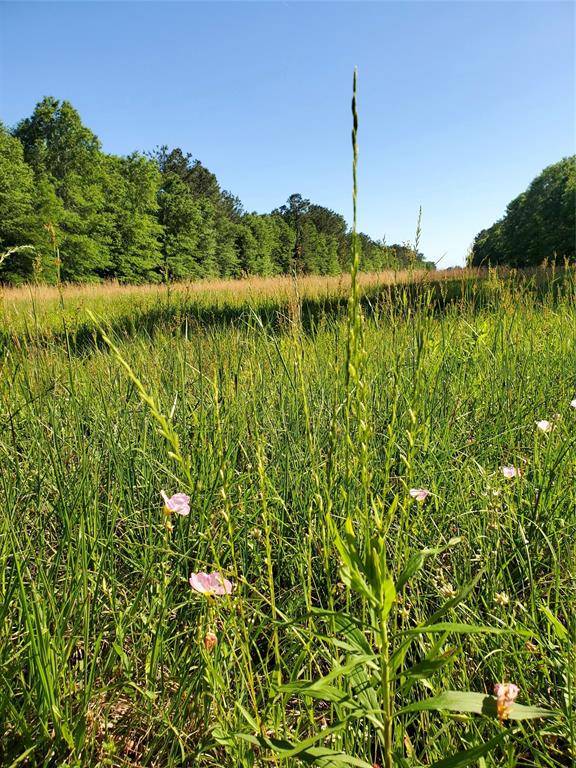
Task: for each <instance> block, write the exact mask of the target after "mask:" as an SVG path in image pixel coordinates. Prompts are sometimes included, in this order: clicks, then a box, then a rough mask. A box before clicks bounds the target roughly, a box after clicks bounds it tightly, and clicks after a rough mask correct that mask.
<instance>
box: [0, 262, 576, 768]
mask: <svg viewBox="0 0 576 768" xmlns="http://www.w3.org/2000/svg"><path fill="white" fill-rule="evenodd" d="M361 282H362V281H361ZM363 285H364V287H363V290H362V300H361V302H360V304H361V306H362V309H363V314H364V320H363V321H361V319H360V313H359V308H355V307H354V303H352V310H351V312H350V315H349V316H347V299H346V297H347V293H348V283H347V282H346V281H339V280H338V279H335V280H332V281H330V280H326V279H312V280H310V281H308V282H306V281H301V282H298V283H294V282H292V281H290V280H280V279H278V280H276V279H275V280H269V281H248V282H246V283H226V284H222V285H215V284H209V285H202V286H200V287H198V286H183V287H179V288H177V289H174V290H172V291H170V292H169V293H167V289H166V288H165V287H164V288H162V287H154V288H123V287H120V286H104V287H95V286H90V287H82V288H72V287H70V288H65V289H63V291H62V293H61V294H60V293H59V292H58V290H57V289H44V288H36V289H27V288H21V289H13V290H6V291H5V292H4V295H3V315H2V320H1V327H0V332H1V342H2V346H1V353H0V354H1V357H0V362H1V365H2V379H1V382H0V420H1V429H0V489H1V494H2V506H1V512H0V578H1V590H0V733H1V734H2V738H1V739H0V764H2V765H5V766H13V765H14V766H15V765H21V766H144V765H146V766H181V765H185V766H199V767H201V768H205V767H208V766H213V767H214V768H215V767H216V766H225V767H226V768H233V767H234V766H247V767H248V766H258V767H260V766H265V765H280V764H281V765H283V766H299V765H304V764H313V765H319V766H324V767H325V768H328V767H330V768H336V767H337V766H345V765H346V766H348V765H355V766H365V768H370V766H372V765H373V764H375V765H379V766H380V765H381V766H386V767H387V768H389V766H391V765H396V766H401V767H402V768H412V767H415V766H432V765H434V766H437V768H458V766H464V765H474V766H478V768H496V767H497V766H498V767H500V766H507V767H508V768H512V767H513V766H519V767H520V766H521V767H522V768H528V767H529V766H572V765H574V763H575V761H576V714H575V701H576V679H575V678H576V673H575V669H576V654H575V651H574V648H575V642H576V581H575V580H576V545H575V541H576V408H575V407H573V406H574V403H572V401H573V399H574V398H576V287H575V286H576V276H575V274H574V271H573V270H572V271H571V270H563V271H562V272H561V273H557V274H556V273H554V274H553V273H550V272H542V273H538V274H537V275H530V276H522V275H516V274H513V273H512V274H507V275H498V274H496V273H462V274H461V275H458V276H457V277H455V276H454V274H453V273H446V274H444V275H439V276H436V277H433V276H430V275H421V276H419V277H417V276H410V275H407V276H406V275H405V276H402V279H401V276H394V275H391V276H370V277H367V278H365V279H364V281H363ZM86 309H92V311H93V313H94V316H93V317H90V316H88V315H87V314H86ZM357 310H358V311H357ZM105 337H106V338H108V340H109V341H110V342H112V344H113V348H111V347H110V345H109V343H108V342H107V341H106V338H105ZM571 403H572V404H571ZM542 420H546V421H547V422H548V424H540V426H537V422H539V421H542ZM503 467H504V468H506V470H505V472H503V471H502V468H503ZM511 468H514V471H512V469H511ZM511 474H513V475H515V476H512V477H510V476H505V475H511ZM418 489H423V490H426V491H428V493H427V494H426V493H423V494H417V493H416V492H415V491H416V490H418ZM162 490H164V491H166V493H167V495H168V496H172V494H176V493H178V492H182V493H185V494H187V495H189V497H190V513H189V514H188V515H179V514H177V513H174V514H172V515H170V516H168V515H167V514H165V511H164V501H163V499H162V496H161V491H162ZM411 490H413V493H412V494H411V493H410V491H411ZM418 495H419V496H420V497H424V498H423V500H421V501H419V500H418V498H415V497H416V496H418ZM347 519H348V520H349V521H350V522H349V523H348V524H346V520H347ZM419 552H423V554H422V555H418V554H416V555H415V554H414V553H419ZM200 571H207V572H211V571H218V572H219V573H221V574H222V575H223V576H225V577H226V578H227V579H228V580H230V582H231V583H232V584H233V591H232V593H231V594H230V595H222V596H218V595H215V596H211V597H206V596H205V595H202V594H200V593H199V592H197V591H195V590H194V589H193V588H192V586H191V585H190V583H189V577H190V575H191V573H194V572H200ZM499 682H500V683H505V682H510V683H514V684H516V685H518V686H519V689H520V691H519V694H518V698H517V703H516V704H514V705H512V706H511V707H510V708H509V709H508V710H507V711H506V712H504V715H506V714H508V715H509V717H505V716H504V717H503V718H501V719H499V718H498V717H497V716H496V715H497V706H498V702H497V700H496V699H495V698H494V697H493V696H492V695H491V694H492V692H493V686H494V684H496V683H499ZM447 691H450V692H454V693H450V694H445V692H447ZM466 691H473V692H476V693H477V694H478V695H477V696H474V695H472V694H465V693H464V694H462V693H455V692H466ZM441 694H445V695H444V696H443V697H441ZM439 697H440V698H439ZM500 705H501V702H500ZM522 707H539V708H541V709H544V710H546V712H540V711H538V710H531V709H525V710H524V709H522ZM523 715H525V716H526V717H527V718H530V717H531V716H532V715H539V716H538V717H535V719H520V718H522V717H523ZM454 755H458V756H457V757H452V756H454Z"/></svg>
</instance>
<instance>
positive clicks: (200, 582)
mask: <svg viewBox="0 0 576 768" xmlns="http://www.w3.org/2000/svg"><path fill="white" fill-rule="evenodd" d="M190 586H191V587H192V589H193V590H194V591H195V592H199V593H200V594H201V595H229V594H231V592H232V590H233V589H234V585H233V584H232V582H231V581H228V579H225V578H224V576H222V574H221V573H220V572H219V571H212V573H204V572H203V571H200V572H199V573H192V574H191V575H190Z"/></svg>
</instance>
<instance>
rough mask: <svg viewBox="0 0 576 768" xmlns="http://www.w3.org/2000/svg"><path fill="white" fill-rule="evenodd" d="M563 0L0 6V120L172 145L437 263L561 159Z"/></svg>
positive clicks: (569, 138) (227, 179) (455, 257)
mask: <svg viewBox="0 0 576 768" xmlns="http://www.w3.org/2000/svg"><path fill="white" fill-rule="evenodd" d="M574 24H575V6H574V4H573V3H571V2H553V1H552V0H546V2H487V1H484V2H466V1H465V0H462V1H461V2H432V1H429V2H407V1H404V2H380V3H378V2H371V3H363V2H350V3H345V2H319V3H307V2H267V3H260V2H246V3H245V2H232V3H225V2H211V3H194V2H178V3H172V2H125V3H122V2H63V3H51V2H40V3H31V2H12V3H11V2H0V66H1V73H0V86H1V90H0V106H1V111H0V117H1V118H2V120H3V121H4V122H5V123H7V124H8V125H13V124H15V123H16V122H17V121H18V120H19V119H20V118H22V117H25V116H27V115H29V114H30V113H31V111H32V110H33V108H34V104H35V103H36V102H37V101H38V100H39V99H40V98H41V97H42V96H45V95H53V96H55V97H57V98H59V99H68V100H70V101H71V102H72V104H73V105H74V106H75V107H76V108H77V109H78V110H79V112H80V114H81V116H82V119H83V121H84V123H85V124H86V125H88V126H89V127H90V128H91V129H92V130H93V131H94V132H95V133H96V134H97V135H98V136H99V137H100V139H101V141H102V145H103V148H104V150H105V151H108V152H115V153H121V154H123V153H129V152H131V151H133V150H135V149H138V150H147V149H151V148H153V147H154V146H155V145H157V144H168V145H169V146H180V147H182V149H184V150H185V151H189V152H191V153H192V154H193V155H194V156H195V157H198V158H199V159H200V160H201V161H202V162H203V163H204V164H205V165H207V166H208V167H209V168H210V169H211V170H213V171H214V172H215V173H216V174H217V176H218V179H219V180H220V182H221V184H222V186H223V187H225V188H227V189H230V190H231V191H232V192H234V193H235V194H237V195H238V196H239V197H240V198H241V200H242V201H243V203H244V205H245V207H246V208H247V209H248V210H256V211H258V212H265V211H269V210H271V209H272V208H274V207H276V206H278V205H280V204H281V203H283V202H284V201H285V199H286V198H287V197H288V195H289V194H291V193H293V192H300V193H301V194H302V195H304V196H305V197H308V198H310V199H312V200H313V201H314V202H317V203H320V204H322V205H326V206H328V207H329V208H333V209H334V210H336V211H339V212H341V213H343V214H344V215H345V216H346V218H347V219H348V220H350V215H351V202H350V197H351V193H350V187H351V169H350V165H351V151H350V111H349V109H350V107H349V102H350V94H351V81H352V71H353V68H354V66H355V65H357V66H358V69H359V78H360V79H359V89H360V93H359V105H360V134H359V137H360V176H359V180H360V197H359V206H360V208H359V223H360V227H361V229H363V230H364V231H366V232H368V233H369V234H370V235H372V236H373V237H378V238H380V237H382V236H383V235H385V236H386V240H387V241H388V242H403V241H406V240H411V239H413V237H414V231H415V227H416V219H417V213H418V206H419V205H422V208H423V220H422V226H423V235H422V239H421V248H422V250H423V251H424V252H425V255H426V257H427V258H430V259H433V260H435V261H436V260H438V259H440V258H441V257H442V256H443V254H446V256H445V257H444V258H443V260H442V261H441V263H440V266H448V265H452V264H462V263H463V261H464V258H465V255H466V252H467V249H468V246H469V245H470V243H471V241H472V240H473V238H474V235H475V234H476V233H477V232H478V231H479V230H480V229H482V228H483V227H485V226H488V225H490V224H492V223H493V222H494V220H495V219H497V218H498V217H500V216H501V215H502V214H503V212H504V209H505V206H506V204H507V203H508V202H509V201H510V200H511V199H512V198H513V197H515V196H516V195H517V194H518V193H520V192H521V191H523V190H524V189H525V188H526V186H527V185H528V184H529V182H530V181H531V180H532V178H533V177H534V176H535V175H536V174H537V173H539V171H540V170H542V168H544V167H545V166H546V165H549V164H550V163H553V162H556V161H557V160H559V159H560V158H561V157H563V156H566V155H568V154H573V153H574V139H575V63H574V45H575V43H574V39H575V27H574Z"/></svg>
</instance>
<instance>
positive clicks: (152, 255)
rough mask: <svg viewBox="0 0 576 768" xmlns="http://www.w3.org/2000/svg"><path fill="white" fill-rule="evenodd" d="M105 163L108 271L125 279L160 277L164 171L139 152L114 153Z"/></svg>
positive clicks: (136, 279)
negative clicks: (160, 204)
mask: <svg viewBox="0 0 576 768" xmlns="http://www.w3.org/2000/svg"><path fill="white" fill-rule="evenodd" d="M105 166H106V176H105V186H106V193H107V194H106V214H107V217H108V229H109V231H110V232H111V239H110V241H109V244H108V250H109V253H110V259H111V264H110V266H109V267H108V268H107V270H106V271H105V273H104V274H105V276H106V277H115V278H117V279H119V280H121V281H125V282H145V281H156V280H159V279H160V273H159V269H158V267H159V265H160V264H161V263H162V249H161V238H162V234H163V229H162V226H161V225H160V223H159V221H158V218H157V213H158V201H157V194H158V189H159V187H160V180H161V177H160V172H159V171H158V168H157V167H156V165H155V164H154V163H153V162H152V161H150V160H149V159H147V158H145V157H143V156H142V155H139V154H138V153H134V154H132V155H129V156H128V157H115V156H113V155H110V156H108V157H107V158H106V163H105Z"/></svg>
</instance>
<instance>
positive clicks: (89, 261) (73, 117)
mask: <svg viewBox="0 0 576 768" xmlns="http://www.w3.org/2000/svg"><path fill="white" fill-rule="evenodd" d="M359 240H360V244H361V248H362V264H363V269H365V270H380V269H387V268H401V267H405V266H408V265H417V266H423V265H425V266H428V267H430V266H433V265H429V264H426V263H425V262H424V259H423V256H422V254H421V253H416V252H415V251H414V250H413V249H412V248H411V247H410V246H409V245H386V244H385V243H384V242H383V241H375V240H373V239H371V238H370V237H368V235H365V234H360V235H359ZM350 251H351V233H350V230H349V228H348V226H347V224H346V221H345V220H344V218H343V217H342V216H341V215H340V214H338V213H335V212H334V211H331V210H329V209H328V208H324V207H323V206H321V205H316V204H314V203H311V202H310V201H309V200H306V199H304V198H303V197H302V196H301V195H298V194H294V195H291V196H290V197H289V198H288V201H287V202H286V204H285V205H282V206H281V207H279V208H277V209H275V210H273V211H272V212H271V213H269V214H264V215H262V214H256V213H248V212H245V211H244V209H243V207H242V203H241V202H240V200H239V199H238V198H237V197H235V196H234V195H232V194H231V193H230V192H228V191H226V190H223V189H221V187H220V185H219V183H218V180H217V178H216V176H215V175H214V174H213V173H211V172H210V171H209V170H208V169H207V168H206V167H204V166H203V165H202V163H201V162H200V161H199V160H195V159H193V158H192V156H191V155H190V154H188V153H185V152H183V151H182V150H181V149H178V148H176V149H169V148H168V147H166V146H162V147H159V148H157V149H155V150H154V151H152V152H150V153H147V154H142V153H138V152H134V153H133V154H131V155H129V156H127V157H118V156H115V155H110V154H106V153H104V152H102V147H101V144H100V141H99V140H98V138H97V137H96V136H95V135H94V133H92V131H90V130H89V129H88V128H87V127H86V126H84V125H83V124H82V121H81V119H80V116H79V114H78V112H77V111H76V110H75V109H74V108H73V107H72V105H71V104H70V103H68V102H66V101H63V102H59V101H57V100H56V99H54V98H45V99H43V100H42V101H41V102H40V103H39V104H38V105H37V106H36V108H35V110H34V112H33V114H32V116H31V117H28V118H26V119H24V120H22V121H21V122H20V123H19V124H18V125H17V126H16V127H15V128H14V129H13V130H12V131H9V130H8V129H7V128H6V127H5V126H3V125H2V124H1V123H0V259H2V263H1V264H0V281H2V282H9V283H19V282H25V281H41V282H58V281H60V280H63V281H90V280H105V279H116V280H119V281H122V282H135V283H136V282H150V281H152V282H157V281H161V280H181V279H199V278H205V277H240V276H243V275H275V274H287V273H293V272H298V273H316V274H336V273H338V272H340V271H342V270H345V269H347V268H348V264H349V259H350Z"/></svg>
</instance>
